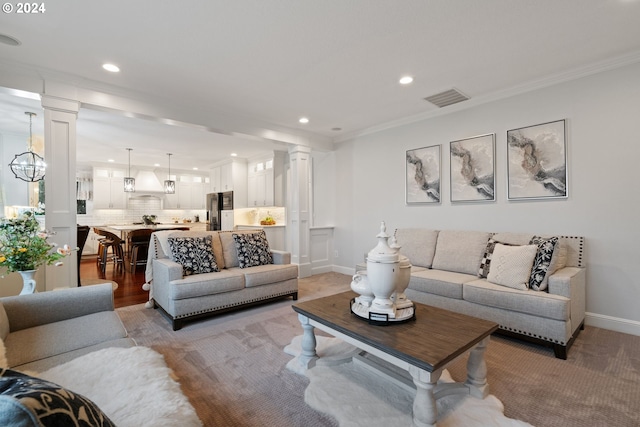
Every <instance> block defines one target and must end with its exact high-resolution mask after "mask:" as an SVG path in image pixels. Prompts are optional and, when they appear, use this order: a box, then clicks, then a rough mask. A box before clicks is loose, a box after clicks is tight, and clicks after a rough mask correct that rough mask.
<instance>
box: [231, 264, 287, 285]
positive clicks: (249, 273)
mask: <svg viewBox="0 0 640 427" xmlns="http://www.w3.org/2000/svg"><path fill="white" fill-rule="evenodd" d="M240 271H242V273H243V274H244V280H245V287H247V288H252V287H255V286H260V285H269V284H271V283H277V282H284V281H285V280H289V279H295V278H297V277H298V266H297V265H295V264H285V265H277V264H266V265H258V266H256V267H251V268H245V269H242V270H240Z"/></svg>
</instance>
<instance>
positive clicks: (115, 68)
mask: <svg viewBox="0 0 640 427" xmlns="http://www.w3.org/2000/svg"><path fill="white" fill-rule="evenodd" d="M102 68H104V69H105V70H107V71H110V72H112V73H118V72H120V68H119V67H118V66H117V65H113V64H102Z"/></svg>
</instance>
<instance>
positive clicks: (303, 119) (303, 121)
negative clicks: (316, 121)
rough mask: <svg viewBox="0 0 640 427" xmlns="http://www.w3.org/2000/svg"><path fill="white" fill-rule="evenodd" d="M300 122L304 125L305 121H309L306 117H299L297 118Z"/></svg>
mask: <svg viewBox="0 0 640 427" xmlns="http://www.w3.org/2000/svg"><path fill="white" fill-rule="evenodd" d="M298 121H299V122H300V123H302V124H303V125H306V124H307V123H309V119H308V118H306V117H300V120H298Z"/></svg>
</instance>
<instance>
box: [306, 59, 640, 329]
mask: <svg viewBox="0 0 640 427" xmlns="http://www.w3.org/2000/svg"><path fill="white" fill-rule="evenodd" d="M565 118H566V119H567V129H568V159H569V198H568V199H564V200H547V201H525V202H523V201H519V202H514V201H511V202H509V201H507V195H506V184H507V183H506V131H507V130H509V129H514V128H518V127H522V126H528V125H535V124H539V123H544V122H548V121H554V120H558V119H565ZM639 118H640V64H635V65H631V66H626V67H624V68H619V69H616V70H612V71H607V72H603V73H600V74H597V75H592V76H587V77H584V78H581V79H578V80H574V81H571V82H565V83H561V84H558V85H555V86H553V87H547V88H544V89H539V90H536V91H533V92H529V93H526V94H522V95H518V96H514V97H511V98H507V99H503V100H500V101H495V102H492V103H489V104H484V105H481V106H477V107H474V108H470V109H467V110H463V111H459V112H455V113H451V114H449V115H445V116H440V117H436V118H431V119H428V120H423V121H420V122H416V123H412V124H408V125H403V126H400V127H396V128H393V129H388V130H385V131H380V132H378V133H375V134H372V135H367V136H362V137H358V138H356V139H354V140H351V141H348V142H344V143H341V144H339V146H338V148H337V151H336V169H335V171H334V173H335V175H336V186H335V189H336V195H335V196H334V197H335V200H336V204H337V209H336V212H337V214H336V217H335V225H336V229H335V248H336V249H337V250H338V251H339V253H340V254H341V256H340V257H339V258H338V259H336V260H335V264H336V265H337V266H338V267H337V269H338V270H344V271H347V269H352V268H353V267H354V265H355V263H356V262H361V261H362V254H363V253H365V252H367V251H369V250H370V249H371V248H373V247H374V246H375V244H376V239H375V235H376V233H377V232H378V228H379V224H380V221H381V220H384V221H386V223H387V226H388V229H389V230H390V231H393V229H394V228H396V227H410V226H414V227H415V226H422V227H429V228H434V229H471V230H487V231H516V232H517V231H530V232H536V233H553V234H567V235H582V236H585V237H586V245H585V246H586V260H587V265H588V268H587V311H588V317H587V323H588V324H592V325H596V326H602V327H608V328H610V329H616V330H621V331H623V332H631V333H636V334H639V335H640V310H639V309H638V302H639V301H640V251H638V250H637V248H636V244H637V242H638V240H639V238H640V224H639V223H638V220H639V219H640V189H639V183H640V179H639V178H640V130H639V129H640V128H638V125H637V122H638V119H639ZM485 133H496V160H497V163H496V165H497V166H496V169H497V171H496V172H497V183H496V185H497V188H496V194H497V201H496V202H494V203H482V204H464V205H460V204H455V205H452V204H451V202H450V196H449V142H450V141H453V140H456V139H461V138H466V137H471V136H475V135H479V134H485ZM438 144H440V145H442V181H441V182H442V185H441V192H442V200H443V201H442V203H441V204H440V205H411V206H407V205H406V204H405V196H404V189H405V182H404V179H405V151H406V150H409V149H414V148H420V147H425V146H430V145H438ZM316 203H319V201H317V202H316Z"/></svg>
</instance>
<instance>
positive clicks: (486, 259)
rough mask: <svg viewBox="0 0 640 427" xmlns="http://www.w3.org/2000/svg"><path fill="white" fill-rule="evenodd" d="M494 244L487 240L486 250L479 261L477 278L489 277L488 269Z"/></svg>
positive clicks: (491, 240) (492, 241)
mask: <svg viewBox="0 0 640 427" xmlns="http://www.w3.org/2000/svg"><path fill="white" fill-rule="evenodd" d="M496 243H498V242H496V241H495V240H493V239H489V241H488V242H487V248H486V249H485V250H484V255H482V259H481V260H480V270H479V271H478V277H483V278H485V279H486V278H487V276H488V275H489V269H490V267H491V257H492V256H493V250H494V249H495V247H496Z"/></svg>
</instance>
